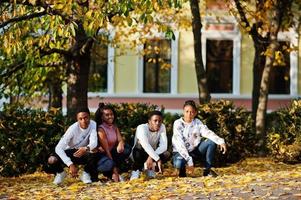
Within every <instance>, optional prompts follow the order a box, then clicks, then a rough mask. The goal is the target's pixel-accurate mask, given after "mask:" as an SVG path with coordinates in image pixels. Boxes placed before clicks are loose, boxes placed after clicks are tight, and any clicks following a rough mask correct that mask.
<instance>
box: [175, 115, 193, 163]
mask: <svg viewBox="0 0 301 200" xmlns="http://www.w3.org/2000/svg"><path fill="white" fill-rule="evenodd" d="M172 145H173V147H174V151H176V152H178V153H179V154H180V155H181V156H182V157H183V158H184V159H185V160H186V161H187V164H188V166H193V160H192V157H191V156H190V155H189V152H188V150H187V148H186V146H185V143H184V140H183V127H182V126H181V122H180V121H179V120H177V121H175V123H174V126H173V136H172Z"/></svg>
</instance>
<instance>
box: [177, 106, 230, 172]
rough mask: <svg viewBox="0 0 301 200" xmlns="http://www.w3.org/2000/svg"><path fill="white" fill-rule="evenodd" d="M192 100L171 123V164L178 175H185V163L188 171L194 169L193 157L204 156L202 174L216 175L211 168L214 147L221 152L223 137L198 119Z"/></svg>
mask: <svg viewBox="0 0 301 200" xmlns="http://www.w3.org/2000/svg"><path fill="white" fill-rule="evenodd" d="M196 115H197V107H196V104H195V102H194V101H192V100H188V101H186V102H185V103H184V106H183V117H181V118H180V119H177V120H176V121H175V122H174V125H173V136H172V146H173V165H174V167H175V168H176V169H177V175H178V176H179V177H185V176H186V165H187V170H188V172H189V173H193V171H194V162H193V157H194V158H201V157H205V169H204V171H203V175H204V176H208V175H209V176H213V177H215V176H217V174H216V173H215V172H214V171H213V170H212V169H211V167H212V164H213V161H214V156H215V149H216V146H217V145H218V146H219V147H220V149H221V151H222V153H223V154H225V153H226V151H227V147H226V144H225V141H224V139H223V138H220V137H219V136H217V135H216V134H215V133H214V132H213V131H211V130H209V129H208V128H207V126H206V125H204V124H203V123H202V122H201V121H200V120H199V119H197V118H195V117H196Z"/></svg>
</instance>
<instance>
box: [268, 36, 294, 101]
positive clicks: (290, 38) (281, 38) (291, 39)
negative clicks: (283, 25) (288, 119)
mask: <svg viewBox="0 0 301 200" xmlns="http://www.w3.org/2000/svg"><path fill="white" fill-rule="evenodd" d="M278 41H287V42H289V43H290V47H291V48H293V47H294V46H295V47H296V46H298V34H297V33H296V32H295V31H287V32H279V33H278ZM297 54H298V52H297V51H291V52H290V94H269V97H271V98H272V99H273V98H274V99H279V98H280V99H281V98H287V97H297V96H298V55H297Z"/></svg>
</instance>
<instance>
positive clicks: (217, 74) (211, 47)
mask: <svg viewBox="0 0 301 200" xmlns="http://www.w3.org/2000/svg"><path fill="white" fill-rule="evenodd" d="M206 50H207V51H206V73H207V79H208V89H209V92H210V93H232V92H233V90H232V86H233V76H232V74H233V40H213V39H208V40H207V42H206Z"/></svg>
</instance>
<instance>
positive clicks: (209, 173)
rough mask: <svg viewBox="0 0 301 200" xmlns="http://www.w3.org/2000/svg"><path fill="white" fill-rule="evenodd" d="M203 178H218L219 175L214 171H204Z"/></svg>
mask: <svg viewBox="0 0 301 200" xmlns="http://www.w3.org/2000/svg"><path fill="white" fill-rule="evenodd" d="M203 176H211V177H217V176H218V175H217V173H215V171H213V170H212V169H204V171H203Z"/></svg>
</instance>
